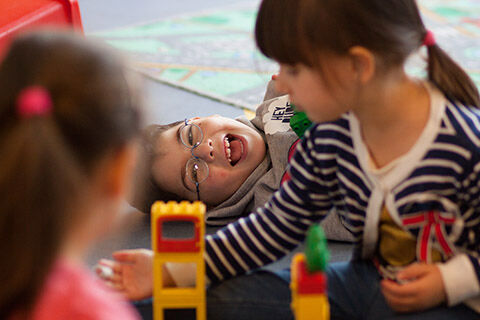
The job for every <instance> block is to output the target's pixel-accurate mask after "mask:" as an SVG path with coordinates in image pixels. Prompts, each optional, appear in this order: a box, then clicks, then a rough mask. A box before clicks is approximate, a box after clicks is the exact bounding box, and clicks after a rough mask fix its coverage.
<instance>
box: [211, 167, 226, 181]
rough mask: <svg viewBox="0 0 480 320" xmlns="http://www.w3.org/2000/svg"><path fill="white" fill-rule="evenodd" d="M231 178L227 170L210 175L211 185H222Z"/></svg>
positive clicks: (213, 171) (220, 170)
mask: <svg viewBox="0 0 480 320" xmlns="http://www.w3.org/2000/svg"><path fill="white" fill-rule="evenodd" d="M228 177H229V172H228V171H227V170H225V169H216V170H212V172H211V173H210V179H211V183H213V184H220V183H222V182H224V181H225V180H227V179H228Z"/></svg>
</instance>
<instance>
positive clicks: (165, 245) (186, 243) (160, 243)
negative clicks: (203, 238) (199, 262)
mask: <svg viewBox="0 0 480 320" xmlns="http://www.w3.org/2000/svg"><path fill="white" fill-rule="evenodd" d="M169 221H190V222H192V223H193V225H194V235H193V237H191V238H184V239H169V238H166V237H164V234H163V226H164V223H165V222H169ZM200 223H202V222H201V221H200V220H198V219H197V218H196V217H191V216H187V215H177V216H167V217H161V218H158V219H157V221H156V224H157V239H156V241H157V252H199V251H200V227H199V225H200Z"/></svg>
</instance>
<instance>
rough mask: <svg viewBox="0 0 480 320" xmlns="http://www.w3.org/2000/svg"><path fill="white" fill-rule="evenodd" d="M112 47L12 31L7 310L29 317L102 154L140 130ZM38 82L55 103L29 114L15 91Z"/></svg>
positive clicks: (7, 108)
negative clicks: (15, 34)
mask: <svg viewBox="0 0 480 320" xmlns="http://www.w3.org/2000/svg"><path fill="white" fill-rule="evenodd" d="M106 50H107V49H106V48H104V47H103V46H100V45H98V44H96V43H92V42H90V41H87V40H86V39H84V38H83V37H81V36H80V35H74V34H70V33H58V32H47V31H42V32H36V33H31V34H26V35H23V36H21V37H19V38H17V39H16V40H14V41H13V42H12V44H11V48H10V50H9V52H8V53H7V55H6V56H5V59H4V60H3V62H2V65H1V66H0V154H1V155H2V156H1V157H0V236H1V238H2V241H0V274H1V275H2V285H1V286H2V287H1V289H0V318H1V319H5V318H9V316H12V314H13V313H15V314H16V315H17V314H18V315H21V316H24V317H28V315H29V313H30V312H31V311H32V308H33V306H34V304H35V301H36V298H37V296H38V294H39V292H40V290H41V288H42V286H43V284H44V281H45V279H46V276H47V274H48V272H49V270H50V269H51V267H52V264H53V262H54V261H55V259H56V258H57V256H58V253H59V250H60V246H61V245H62V241H63V239H64V236H65V232H66V228H67V227H70V226H71V223H72V220H73V219H74V218H76V217H74V216H73V211H74V210H72V208H73V206H75V205H76V204H77V203H78V201H79V195H80V193H81V192H82V191H83V190H84V189H83V188H84V186H85V184H86V183H87V182H88V180H89V178H90V177H91V174H92V173H93V171H94V169H96V166H97V165H98V163H99V160H100V159H101V158H102V157H105V156H107V154H111V153H112V152H115V151H117V150H119V149H120V148H121V147H123V146H125V145H126V143H127V142H129V141H131V139H132V138H133V137H134V136H135V135H136V134H137V132H138V129H139V110H138V106H137V104H138V101H137V99H136V95H135V94H133V93H134V91H133V87H132V82H131V81H130V80H129V78H128V74H127V71H126V70H125V67H124V62H123V60H122V59H121V58H120V57H119V56H117V55H116V54H115V53H113V52H111V51H110V50H108V51H106ZM33 85H35V86H40V87H42V88H44V89H45V90H46V91H47V92H48V94H49V95H50V97H51V100H52V104H53V107H52V110H51V111H50V112H49V113H46V114H43V115H38V116H32V117H24V116H21V115H19V114H18V112H17V111H18V110H17V98H18V96H19V93H20V92H21V91H22V90H23V89H25V88H27V87H29V86H33Z"/></svg>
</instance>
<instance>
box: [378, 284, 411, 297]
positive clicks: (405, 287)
mask: <svg viewBox="0 0 480 320" xmlns="http://www.w3.org/2000/svg"><path fill="white" fill-rule="evenodd" d="M380 285H381V287H382V291H383V292H384V293H386V294H389V295H391V296H395V297H399V298H403V297H412V296H416V293H417V289H418V288H417V287H418V286H417V284H416V283H415V282H409V283H405V284H398V283H396V282H395V281H392V280H382V281H381V283H380Z"/></svg>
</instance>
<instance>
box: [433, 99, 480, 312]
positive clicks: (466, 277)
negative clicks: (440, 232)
mask: <svg viewBox="0 0 480 320" xmlns="http://www.w3.org/2000/svg"><path fill="white" fill-rule="evenodd" d="M447 111H448V114H449V115H450V123H451V124H452V126H454V127H455V129H456V132H457V136H460V137H463V141H462V144H461V146H462V147H464V148H467V149H468V150H470V151H471V154H469V163H470V164H471V166H465V170H466V172H468V174H467V175H466V176H465V179H464V180H463V181H461V185H460V189H461V190H462V192H459V197H460V198H461V200H462V201H463V202H464V203H465V207H466V208H468V209H466V208H464V210H462V212H463V214H462V220H463V227H464V231H463V237H461V239H462V241H463V243H462V244H461V246H462V247H463V249H461V253H458V254H457V255H455V256H454V257H453V258H452V259H450V260H448V261H447V262H445V263H443V264H440V265H439V268H440V272H441V274H442V278H443V282H444V285H445V290H446V295H447V300H448V304H449V305H456V304H458V303H461V302H465V303H467V304H469V299H471V298H477V299H478V297H479V295H480V235H479V233H478V230H479V229H480V152H479V151H478V150H479V147H480V112H479V111H478V110H477V109H472V108H467V107H464V106H461V105H456V104H455V103H453V102H452V105H450V106H449V108H448V110H447ZM477 308H478V304H477Z"/></svg>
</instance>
